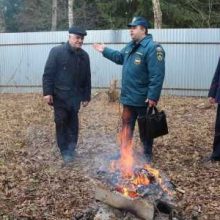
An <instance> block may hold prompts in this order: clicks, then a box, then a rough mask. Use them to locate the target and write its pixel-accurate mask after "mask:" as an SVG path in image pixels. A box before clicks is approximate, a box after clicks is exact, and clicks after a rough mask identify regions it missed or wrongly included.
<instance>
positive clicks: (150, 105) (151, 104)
mask: <svg viewBox="0 0 220 220" xmlns="http://www.w3.org/2000/svg"><path fill="white" fill-rule="evenodd" d="M145 102H146V103H148V106H149V107H150V108H151V107H155V106H156V105H157V101H154V100H151V99H146V101H145Z"/></svg>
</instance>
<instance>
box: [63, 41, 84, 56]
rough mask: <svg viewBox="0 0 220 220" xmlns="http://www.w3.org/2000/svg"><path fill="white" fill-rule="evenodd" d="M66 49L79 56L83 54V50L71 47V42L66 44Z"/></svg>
mask: <svg viewBox="0 0 220 220" xmlns="http://www.w3.org/2000/svg"><path fill="white" fill-rule="evenodd" d="M66 48H67V50H68V51H69V52H70V53H77V54H81V49H76V48H74V47H71V46H70V44H69V41H67V42H66Z"/></svg>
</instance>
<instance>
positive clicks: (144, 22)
mask: <svg viewBox="0 0 220 220" xmlns="http://www.w3.org/2000/svg"><path fill="white" fill-rule="evenodd" d="M138 25H141V26H143V27H145V28H150V24H149V22H148V21H147V20H146V19H145V18H144V17H141V16H137V17H133V19H132V21H131V23H129V24H128V27H133V26H138Z"/></svg>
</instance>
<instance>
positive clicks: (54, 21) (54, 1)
mask: <svg viewBox="0 0 220 220" xmlns="http://www.w3.org/2000/svg"><path fill="white" fill-rule="evenodd" d="M56 30H57V0H52V25H51V31H56Z"/></svg>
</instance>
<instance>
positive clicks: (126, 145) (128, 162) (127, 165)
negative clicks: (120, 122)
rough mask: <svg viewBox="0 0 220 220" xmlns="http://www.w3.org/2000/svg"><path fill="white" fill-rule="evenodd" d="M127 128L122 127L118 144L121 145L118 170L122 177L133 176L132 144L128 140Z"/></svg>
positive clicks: (128, 132) (129, 139)
mask: <svg viewBox="0 0 220 220" xmlns="http://www.w3.org/2000/svg"><path fill="white" fill-rule="evenodd" d="M130 132H131V131H130V129H129V127H124V128H123V129H122V131H121V133H120V137H119V138H120V142H121V143H120V144H121V148H120V151H121V158H120V169H121V173H122V174H123V176H124V177H131V176H132V174H133V170H132V168H133V163H134V158H133V143H132V139H131V138H130Z"/></svg>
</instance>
